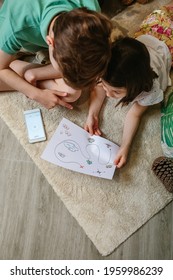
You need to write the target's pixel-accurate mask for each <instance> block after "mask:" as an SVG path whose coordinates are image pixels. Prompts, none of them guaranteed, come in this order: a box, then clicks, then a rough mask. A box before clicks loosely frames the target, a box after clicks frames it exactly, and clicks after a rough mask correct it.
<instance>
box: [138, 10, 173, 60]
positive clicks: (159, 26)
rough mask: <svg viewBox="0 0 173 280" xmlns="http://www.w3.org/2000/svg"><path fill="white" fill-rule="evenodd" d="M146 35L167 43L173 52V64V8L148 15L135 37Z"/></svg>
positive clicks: (172, 52) (172, 53)
mask: <svg viewBox="0 0 173 280" xmlns="http://www.w3.org/2000/svg"><path fill="white" fill-rule="evenodd" d="M144 34H149V35H152V36H154V37H156V38H157V39H159V40H161V41H163V42H165V44H166V45H167V46H168V48H169V50H170V52H171V56H172V64H173V7H165V6H164V7H162V8H160V9H158V10H155V11H153V12H152V13H151V14H150V15H148V16H147V17H146V19H145V20H144V21H143V22H142V24H141V25H140V28H139V30H138V31H137V32H136V33H135V35H134V37H135V38H136V37H138V36H140V35H144Z"/></svg>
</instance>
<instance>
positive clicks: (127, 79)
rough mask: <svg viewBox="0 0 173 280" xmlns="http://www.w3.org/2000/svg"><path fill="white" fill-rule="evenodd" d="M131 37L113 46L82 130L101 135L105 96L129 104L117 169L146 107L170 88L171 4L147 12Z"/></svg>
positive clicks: (172, 7)
mask: <svg viewBox="0 0 173 280" xmlns="http://www.w3.org/2000/svg"><path fill="white" fill-rule="evenodd" d="M141 34H142V35H141ZM135 36H136V38H129V37H124V38H120V39H118V40H116V41H115V42H114V43H113V45H112V56H111V60H110V62H109V64H108V68H107V71H106V73H105V74H104V75H103V77H102V80H101V85H102V86H98V87H97V88H96V90H95V92H93V95H92V99H91V105H90V108H89V115H88V118H87V121H86V124H85V127H84V128H85V129H86V130H87V131H89V132H90V133H91V134H93V133H95V134H98V135H100V134H101V131H100V129H99V125H98V115H99V111H100V109H101V106H102V103H103V100H104V97H105V95H107V96H109V97H113V98H118V99H120V100H119V103H118V104H120V103H121V104H123V105H127V104H128V103H130V102H131V104H132V106H131V107H130V109H129V111H128V113H127V115H126V118H125V124H124V130H123V137H122V143H121V146H120V149H119V151H118V154H117V155H116V158H115V160H114V163H115V165H116V166H117V167H119V168H120V167H122V166H123V165H124V164H125V163H126V161H127V156H128V152H129V149H130V146H131V144H132V141H133V137H134V135H135V133H136V131H137V129H138V126H139V123H140V120H141V117H142V115H143V113H144V112H145V111H146V109H147V108H148V106H151V105H154V104H157V103H160V102H161V101H162V100H163V98H164V91H165V90H166V88H167V86H169V85H171V79H170V76H169V74H170V69H171V64H172V61H173V51H172V50H173V43H172V42H173V1H171V2H170V3H169V4H168V5H166V6H164V7H162V8H160V9H158V10H155V11H154V12H153V13H151V14H150V15H149V16H148V17H147V19H146V20H144V22H143V23H142V25H141V27H140V30H139V31H138V32H137V33H136V34H135ZM171 55H172V56H171ZM98 101H99V102H98ZM172 184H173V178H172Z"/></svg>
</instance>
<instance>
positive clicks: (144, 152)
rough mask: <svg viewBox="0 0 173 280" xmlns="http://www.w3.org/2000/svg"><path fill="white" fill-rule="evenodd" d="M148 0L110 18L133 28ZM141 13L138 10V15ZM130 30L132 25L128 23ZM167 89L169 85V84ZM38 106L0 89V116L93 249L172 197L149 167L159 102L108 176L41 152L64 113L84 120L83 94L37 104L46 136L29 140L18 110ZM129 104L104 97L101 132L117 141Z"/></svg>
mask: <svg viewBox="0 0 173 280" xmlns="http://www.w3.org/2000/svg"><path fill="white" fill-rule="evenodd" d="M159 2H160V3H161V4H162V3H166V2H168V1H157V0H156V1H153V2H152V3H151V4H148V5H145V6H141V5H139V4H135V5H133V6H131V7H128V8H127V9H126V10H125V11H123V12H122V13H121V14H119V15H117V16H116V18H114V20H116V21H117V22H119V25H121V24H122V23H123V29H124V30H125V29H126V30H127V27H125V26H131V27H132V28H133V27H134V26H135V25H136V23H135V24H134V22H135V21H136V22H137V24H138V20H139V17H140V19H141V18H142V14H146V13H148V12H149V11H151V10H152V9H153V6H155V7H158V3H159ZM139 13H140V15H139ZM131 31H132V29H131ZM169 90H172V89H169ZM36 107H38V104H37V103H36V102H33V101H31V100H29V99H27V98H25V96H24V95H23V94H21V93H10V94H9V93H8V94H7V93H2V94H0V116H1V117H2V119H3V120H4V121H5V122H6V124H7V125H8V126H9V128H10V129H11V130H12V132H13V133H14V134H15V136H16V137H17V139H18V140H19V141H20V143H21V145H22V146H23V147H24V148H25V150H26V151H27V153H28V154H29V155H30V157H31V158H32V159H33V161H34V162H35V163H36V165H37V166H38V167H39V169H40V170H41V171H42V173H43V174H44V176H45V177H46V178H47V180H48V182H49V183H50V185H51V186H52V187H53V189H54V191H55V193H56V194H57V195H58V196H59V197H60V199H61V200H62V201H63V202H64V204H65V205H66V207H67V209H68V210H69V212H70V213H71V214H72V215H73V216H74V217H75V218H76V220H77V221H78V223H79V224H80V226H81V227H82V228H83V229H84V231H85V232H86V234H87V235H88V237H89V238H90V239H91V240H92V242H93V243H94V244H95V246H96V248H97V249H98V251H99V252H100V253H101V254H102V255H104V256H106V255H108V254H110V253H111V252H112V251H113V250H114V249H115V248H116V247H117V246H118V245H120V244H121V243H122V242H123V241H125V240H126V239H127V238H128V237H129V236H130V235H131V234H132V233H134V232H135V231H136V230H137V229H138V228H140V227H141V226H142V225H143V224H144V223H146V222H147V221H148V220H149V219H150V218H151V217H152V216H153V215H154V214H156V213H157V212H158V211H159V210H161V209H162V208H163V207H164V206H165V205H167V204H168V203H169V202H170V201H171V200H172V198H173V197H172V195H171V194H170V193H168V192H167V191H166V190H165V188H164V187H163V186H162V184H161V183H160V181H159V180H158V179H157V178H156V177H155V176H154V174H153V173H152V171H151V165H152V162H153V160H154V159H155V158H156V157H158V156H160V155H162V150H161V145H160V107H159V106H155V107H153V108H152V109H150V110H149V111H148V112H147V113H146V114H145V116H144V118H143V122H142V124H141V126H140V129H139V131H138V134H137V136H136V138H135V141H134V144H133V147H132V150H131V153H130V156H129V161H128V164H127V165H126V166H125V167H124V168H123V169H121V170H117V171H116V172H115V175H114V178H113V180H106V179H100V178H96V177H91V176H88V175H83V174H79V173H75V172H72V171H69V170H67V169H63V168H60V167H58V166H55V165H53V164H50V163H48V162H46V161H44V160H42V159H41V158H40V155H41V154H42V152H43V150H44V149H45V147H46V145H47V143H48V142H47V141H49V139H50V138H51V136H52V135H53V134H54V132H55V130H56V128H57V126H58V124H59V122H60V121H61V119H62V118H63V117H65V118H67V119H69V120H70V121H73V122H74V123H76V124H77V125H79V126H83V124H84V121H85V118H86V115H87V109H88V99H87V96H85V94H84V95H83V96H82V98H81V99H80V100H78V102H77V103H76V106H75V109H74V110H73V111H69V110H67V109H65V108H60V107H59V108H57V109H52V110H49V111H48V110H46V109H44V108H42V107H41V110H42V115H43V121H44V124H45V129H46V133H47V138H48V140H47V141H46V142H42V143H37V144H29V143H28V140H27V134H26V128H25V124H24V118H23V110H27V109H32V108H36ZM127 109H128V108H123V109H121V107H118V108H115V101H114V100H112V99H107V100H106V102H105V105H104V108H103V110H102V122H101V123H102V125H101V128H102V131H103V132H104V135H103V136H104V137H106V138H107V139H109V140H111V141H114V142H115V143H118V144H120V143H121V137H122V129H123V121H124V117H125V113H126V111H127Z"/></svg>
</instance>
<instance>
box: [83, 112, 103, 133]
mask: <svg viewBox="0 0 173 280" xmlns="http://www.w3.org/2000/svg"><path fill="white" fill-rule="evenodd" d="M84 129H85V130H86V131H88V132H89V133H90V134H91V135H93V134H95V135H101V131H100V129H99V126H98V117H97V116H94V115H88V117H87V120H86V123H85V125H84Z"/></svg>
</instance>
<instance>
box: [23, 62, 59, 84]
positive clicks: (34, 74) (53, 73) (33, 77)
mask: <svg viewBox="0 0 173 280" xmlns="http://www.w3.org/2000/svg"><path fill="white" fill-rule="evenodd" d="M61 77H62V74H61V72H60V70H59V69H57V70H55V69H54V68H53V66H52V64H48V65H35V66H34V67H33V68H32V67H31V69H29V67H28V69H26V71H25V73H24V78H25V80H27V81H28V82H29V83H31V84H36V82H37V81H41V80H51V79H58V78H61Z"/></svg>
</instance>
